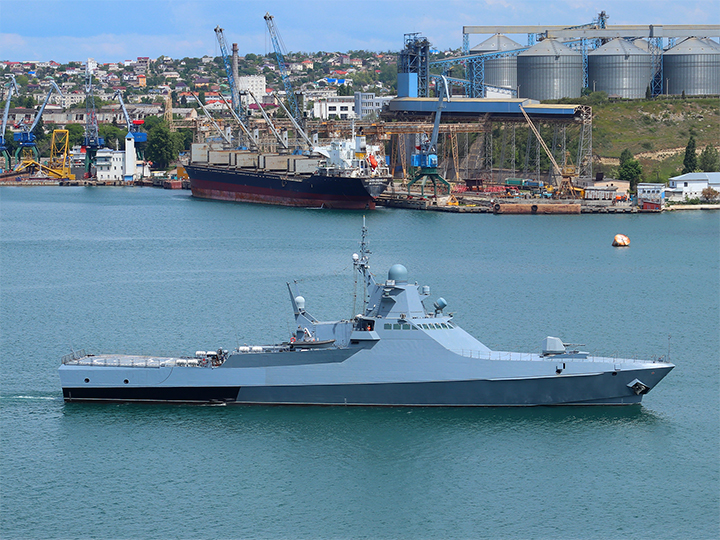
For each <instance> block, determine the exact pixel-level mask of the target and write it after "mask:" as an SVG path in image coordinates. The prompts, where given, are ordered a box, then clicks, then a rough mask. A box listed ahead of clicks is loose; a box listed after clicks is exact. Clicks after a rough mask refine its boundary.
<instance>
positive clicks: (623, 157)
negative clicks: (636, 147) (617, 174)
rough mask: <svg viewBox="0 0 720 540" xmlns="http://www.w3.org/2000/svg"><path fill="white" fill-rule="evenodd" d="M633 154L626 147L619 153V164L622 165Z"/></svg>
mask: <svg viewBox="0 0 720 540" xmlns="http://www.w3.org/2000/svg"><path fill="white" fill-rule="evenodd" d="M634 157H635V156H633V155H632V152H631V151H630V150H628V149H627V148H626V149H625V150H623V151H622V153H621V154H620V165H623V164H624V163H627V162H628V161H630V160H631V159H633V158H634Z"/></svg>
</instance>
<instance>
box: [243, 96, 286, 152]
mask: <svg viewBox="0 0 720 540" xmlns="http://www.w3.org/2000/svg"><path fill="white" fill-rule="evenodd" d="M248 94H250V97H251V98H253V100H254V101H255V103H257V106H258V108H259V109H260V112H261V113H262V115H263V118H264V119H265V122H266V123H267V125H268V127H269V128H270V131H272V133H273V135H275V138H276V139H277V140H278V142H279V143H280V146H282V147H283V149H284V150H287V149H288V148H289V146H288V142H287V137H283V136H282V135H280V133H278V130H277V129H275V126H274V125H273V123H272V121H271V120H270V118H269V117H268V115H267V113H266V112H265V109H264V108H263V106H262V103H260V101H258V98H257V97H255V94H253V93H252V92H251V91H250V90H248Z"/></svg>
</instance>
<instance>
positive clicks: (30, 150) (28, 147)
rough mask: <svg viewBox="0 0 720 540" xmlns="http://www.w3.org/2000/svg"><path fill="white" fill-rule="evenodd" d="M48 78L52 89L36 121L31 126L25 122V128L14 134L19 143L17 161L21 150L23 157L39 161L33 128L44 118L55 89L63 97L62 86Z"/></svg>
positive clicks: (36, 116)
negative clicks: (59, 86)
mask: <svg viewBox="0 0 720 540" xmlns="http://www.w3.org/2000/svg"><path fill="white" fill-rule="evenodd" d="M47 80H48V81H49V82H50V85H51V86H50V91H49V92H48V93H47V96H45V101H43V104H42V106H41V107H40V109H39V110H38V112H37V114H36V115H35V121H33V123H32V125H31V126H30V127H28V126H27V124H24V125H23V130H22V131H20V132H18V133H15V134H14V135H13V138H14V139H15V142H16V143H18V148H17V150H15V161H16V162H18V163H19V162H20V152H22V153H23V159H28V160H34V161H38V160H39V159H40V154H39V153H38V150H37V144H36V143H35V140H36V137H35V134H34V133H33V130H34V129H35V128H36V127H37V125H38V123H39V122H40V118H42V115H43V112H44V111H45V106H46V105H47V104H48V101H49V100H50V96H51V95H52V93H53V90H57V93H58V94H60V97H62V92H61V91H60V88H58V85H57V84H55V81H54V80H52V79H51V78H50V77H47Z"/></svg>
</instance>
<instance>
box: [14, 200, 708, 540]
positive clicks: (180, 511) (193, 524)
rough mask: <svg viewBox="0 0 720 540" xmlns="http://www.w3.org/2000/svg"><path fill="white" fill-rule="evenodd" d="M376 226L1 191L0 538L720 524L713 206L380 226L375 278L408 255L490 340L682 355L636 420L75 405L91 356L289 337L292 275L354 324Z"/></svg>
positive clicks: (450, 532) (606, 529) (562, 531)
mask: <svg viewBox="0 0 720 540" xmlns="http://www.w3.org/2000/svg"><path fill="white" fill-rule="evenodd" d="M362 216H363V213H361V212H333V211H325V210H320V211H318V210H303V209H290V208H276V207H265V206H254V205H243V204H228V203H219V202H212V201H199V200H194V199H191V198H190V197H189V196H188V193H187V192H171V191H163V190H153V189H147V188H146V189H140V188H137V189H134V188H133V189H129V188H100V189H95V188H14V187H3V188H0V302H1V303H0V332H1V335H0V339H1V342H0V352H1V353H2V354H1V355H0V370H1V371H0V375H1V382H0V419H1V420H2V423H1V433H0V437H1V438H0V440H1V441H2V451H3V458H2V460H0V472H1V477H0V490H1V495H2V498H1V500H0V504H1V505H2V506H1V510H2V511H1V515H0V537H2V538H13V539H14V538H245V537H250V538H573V539H574V538H583V539H584V538H587V539H595V538H598V539H608V538H610V539H612V538H654V539H656V538H717V537H718V536H720V517H719V516H720V459H719V458H718V455H719V453H720V452H719V450H720V430H719V426H720V398H719V396H720V369H719V368H720V352H719V351H720V335H719V334H720V330H719V328H720V215H719V214H718V213H711V212H688V213H680V212H676V213H665V214H662V215H659V216H655V215H633V216H607V215H605V216H600V215H593V216H492V215H484V214H483V215H460V214H457V215H454V214H442V213H432V212H426V213H423V212H412V211H402V210H389V209H379V210H377V211H375V212H369V213H367V214H366V217H367V224H368V228H369V230H370V245H371V249H372V251H373V255H372V256H371V268H372V269H373V271H374V272H376V273H377V274H378V275H379V276H383V275H384V274H385V272H386V271H387V269H388V268H389V267H390V266H391V265H392V264H394V263H396V262H399V263H402V264H404V265H405V266H406V267H407V268H408V270H409V273H410V279H411V280H417V281H418V282H419V283H421V284H427V285H430V287H431V292H432V296H433V297H434V298H435V297H437V296H443V297H444V298H445V299H446V300H447V301H448V304H449V307H448V310H449V311H453V312H456V318H455V320H456V321H457V322H458V323H459V324H460V325H461V326H462V327H463V328H465V329H466V330H468V331H469V332H470V333H472V334H473V335H475V336H477V337H478V338H479V339H480V340H481V341H483V342H484V343H486V344H487V345H488V346H490V347H491V348H498V349H502V350H519V351H537V350H539V347H540V342H541V340H542V339H543V338H544V337H545V336H547V335H558V336H560V337H562V338H563V339H564V340H565V341H569V342H573V343H583V344H585V346H584V347H583V349H585V350H588V351H590V352H592V353H597V354H608V355H614V354H618V355H622V356H631V357H632V356H637V357H645V358H650V357H659V356H662V355H666V354H668V349H669V351H670V356H671V360H672V361H673V362H674V363H675V364H676V366H677V367H676V369H675V370H674V371H673V372H671V373H670V375H669V376H668V377H667V378H666V379H665V380H664V381H662V382H661V383H660V385H659V386H658V387H657V388H656V389H654V390H653V391H652V392H651V393H650V394H648V395H647V396H645V399H644V401H643V404H642V406H639V407H625V408H606V407H598V408H533V409H478V410H467V409H423V408H419V409H405V408H390V409H372V408H322V407H319V408H311V407H310V408H306V407H233V406H230V407H197V406H195V407H193V406H142V405H83V404H67V405H66V404H64V403H63V401H62V399H61V391H60V387H59V378H58V375H57V368H58V366H59V359H60V357H61V356H62V355H63V354H65V353H67V352H69V350H70V347H71V346H72V347H75V348H86V349H88V350H92V351H93V352H127V353H153V354H193V353H194V351H195V350H198V349H203V350H205V349H214V348H218V347H221V346H222V347H226V348H231V347H235V346H236V345H238V344H242V343H250V344H254V343H263V342H276V341H279V340H282V339H286V337H287V335H289V329H290V328H292V324H291V323H292V316H291V315H292V314H291V310H290V305H289V299H288V293H287V289H286V287H285V282H286V281H292V280H293V279H298V280H299V287H300V290H301V293H302V294H303V296H305V298H306V299H307V309H308V311H310V312H311V313H313V315H315V316H316V317H318V318H320V319H333V318H339V317H348V316H350V314H351V313H353V302H352V292H353V276H352V272H351V255H352V253H353V251H356V250H357V246H358V240H359V232H360V226H361V223H362ZM617 233H623V234H626V235H628V236H629V237H630V239H631V242H632V244H631V247H630V248H628V249H616V248H612V247H611V246H610V243H611V241H612V237H613V236H614V235H615V234H617ZM356 309H357V308H356Z"/></svg>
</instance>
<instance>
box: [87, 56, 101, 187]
mask: <svg viewBox="0 0 720 540" xmlns="http://www.w3.org/2000/svg"><path fill="white" fill-rule="evenodd" d="M82 144H83V146H84V147H85V178H90V177H91V176H92V175H91V171H92V166H93V164H95V162H96V156H97V151H98V149H100V148H102V147H103V146H104V145H105V140H104V139H103V138H102V137H100V134H99V132H98V121H97V114H96V112H95V96H94V95H93V84H92V72H91V71H90V63H89V62H88V64H87V66H86V67H85V136H84V137H83V143H82Z"/></svg>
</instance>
